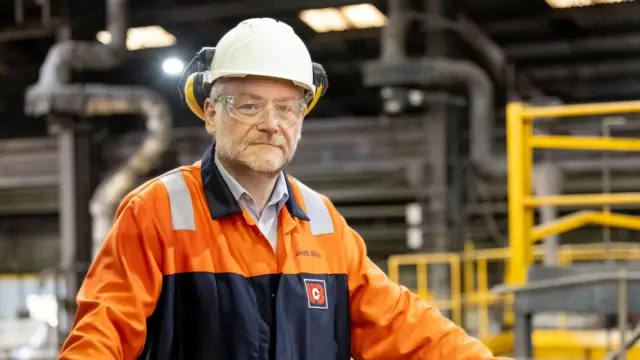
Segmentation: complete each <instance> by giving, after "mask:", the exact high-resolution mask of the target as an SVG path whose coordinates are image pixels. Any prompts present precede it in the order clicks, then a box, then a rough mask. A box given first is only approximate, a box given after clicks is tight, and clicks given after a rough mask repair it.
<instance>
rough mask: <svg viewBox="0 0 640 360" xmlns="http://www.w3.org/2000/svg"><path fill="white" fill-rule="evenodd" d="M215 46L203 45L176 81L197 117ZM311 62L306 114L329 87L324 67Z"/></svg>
mask: <svg viewBox="0 0 640 360" xmlns="http://www.w3.org/2000/svg"><path fill="white" fill-rule="evenodd" d="M215 52H216V48H214V47H204V48H202V50H200V51H198V53H197V54H196V56H195V57H194V58H193V59H192V60H191V62H189V64H188V65H187V66H186V67H185V69H184V71H183V72H182V76H181V77H180V82H179V83H178V92H179V93H180V99H181V100H182V102H183V103H184V104H186V105H187V107H189V109H190V110H191V112H193V113H194V114H195V115H196V116H197V117H199V118H200V119H203V120H204V102H205V100H206V99H207V97H208V96H209V94H210V93H211V86H212V85H213V84H212V83H210V82H208V81H207V79H206V74H207V71H208V70H209V69H208V67H209V65H210V64H211V62H212V61H213V56H214V55H215ZM312 64H313V84H314V85H315V87H316V92H315V94H314V96H313V99H311V101H310V102H309V104H308V105H307V111H306V114H308V113H309V112H310V111H311V110H312V109H313V108H314V107H315V106H316V104H317V103H318V100H319V99H320V97H322V96H323V95H324V94H325V93H326V92H327V88H328V87H329V79H328V77H327V73H326V71H325V70H324V67H322V65H320V64H318V63H315V62H314V63H312Z"/></svg>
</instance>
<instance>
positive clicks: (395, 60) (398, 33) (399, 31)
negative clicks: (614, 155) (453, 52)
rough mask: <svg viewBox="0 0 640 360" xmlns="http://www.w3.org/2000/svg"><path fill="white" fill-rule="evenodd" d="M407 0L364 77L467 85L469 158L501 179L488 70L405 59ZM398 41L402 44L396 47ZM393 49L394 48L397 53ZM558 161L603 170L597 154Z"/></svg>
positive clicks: (393, 5) (617, 165)
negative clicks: (379, 53)
mask: <svg viewBox="0 0 640 360" xmlns="http://www.w3.org/2000/svg"><path fill="white" fill-rule="evenodd" d="M403 1H404V0H389V13H388V15H387V16H388V19H389V21H388V24H387V27H386V28H385V29H386V30H385V31H384V32H383V36H382V38H381V48H382V54H381V58H380V60H377V61H374V62H371V63H368V64H365V65H364V67H363V80H364V81H363V82H364V84H365V85H368V86H382V87H390V86H397V87H403V86H407V85H411V84H413V85H422V86H424V85H427V86H428V85H434V84H439V85H445V86H446V85H456V84H460V85H464V86H466V88H467V90H468V92H469V98H470V106H469V121H470V123H471V134H470V138H471V144H470V145H471V149H470V153H471V155H470V158H471V161H472V162H473V163H474V164H475V165H476V166H477V167H478V168H479V169H480V171H482V172H483V173H484V174H486V175H489V176H493V177H497V178H503V177H505V176H506V174H507V161H506V156H505V155H504V154H501V153H497V152H495V151H493V149H492V144H493V133H494V129H495V124H494V121H495V114H494V106H495V104H494V101H495V98H494V86H493V83H492V81H491V79H490V77H489V76H488V75H487V73H486V72H485V71H484V70H483V69H482V68H481V67H480V66H478V65H477V64H475V63H473V62H470V61H466V60H455V59H448V58H423V59H410V58H407V57H406V55H404V54H405V52H404V48H403V47H402V46H401V45H398V44H404V35H405V33H406V30H407V26H408V20H407V19H408V18H410V14H409V13H407V12H404V11H405V10H404V9H406V7H405V8H403V6H406V3H404V2H403ZM398 46H400V47H398ZM392 51H396V52H397V53H396V54H394V53H392ZM554 163H555V164H556V165H557V166H558V168H559V169H560V170H562V171H563V172H567V173H584V172H594V171H600V170H601V164H600V162H599V161H598V160H597V159H593V160H591V159H580V160H557V161H554ZM609 165H610V168H611V169H612V170H620V171H625V170H626V171H634V170H635V169H636V168H638V167H640V157H637V156H636V157H633V158H629V159H615V160H614V159H612V160H611V162H610V164H609Z"/></svg>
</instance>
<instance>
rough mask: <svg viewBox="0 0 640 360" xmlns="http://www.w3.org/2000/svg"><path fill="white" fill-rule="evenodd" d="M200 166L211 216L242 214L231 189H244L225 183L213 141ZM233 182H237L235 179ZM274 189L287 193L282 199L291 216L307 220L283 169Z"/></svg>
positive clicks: (215, 217)
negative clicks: (216, 158) (217, 162)
mask: <svg viewBox="0 0 640 360" xmlns="http://www.w3.org/2000/svg"><path fill="white" fill-rule="evenodd" d="M200 166H201V176H202V183H203V190H204V193H205V197H206V199H207V205H208V206H209V212H210V213H211V218H212V219H221V218H224V217H227V216H231V215H234V214H242V209H241V208H240V205H239V204H238V198H239V197H236V195H235V194H234V192H233V191H237V190H238V189H242V190H241V192H240V193H239V194H240V196H241V195H242V194H243V193H244V192H246V191H244V189H243V188H242V186H239V187H238V188H237V189H236V190H233V191H232V189H231V187H233V185H229V183H227V181H226V179H225V177H224V175H223V172H222V171H221V169H224V167H222V166H220V167H219V166H217V164H216V161H215V142H214V143H213V144H212V145H211V146H209V148H207V150H206V152H205V153H204V155H203V156H202V161H201V163H200ZM225 172H226V170H225ZM227 175H229V177H230V178H231V179H233V177H231V175H230V174H229V173H228V172H227ZM233 180H234V181H235V179H233ZM235 182H236V183H237V181H235ZM282 183H284V186H282V185H278V184H282ZM238 185H240V184H238ZM275 189H278V190H277V191H278V192H280V191H282V193H280V194H281V195H282V194H286V195H287V196H286V200H284V204H285V206H286V207H287V210H288V211H289V213H290V214H291V216H292V217H294V218H298V219H300V220H305V221H309V217H308V216H307V214H305V212H304V211H303V210H302V208H301V207H300V205H299V204H298V202H297V201H296V199H295V196H293V195H292V194H293V191H292V189H291V183H290V182H289V177H288V176H287V173H286V172H285V171H284V170H283V171H282V173H281V174H280V176H279V178H278V182H277V183H276V188H275ZM275 189H274V193H273V194H272V198H277V194H276V190H275ZM285 191H286V192H285ZM236 193H237V192H236Z"/></svg>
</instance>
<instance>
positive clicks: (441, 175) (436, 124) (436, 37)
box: [424, 0, 455, 299]
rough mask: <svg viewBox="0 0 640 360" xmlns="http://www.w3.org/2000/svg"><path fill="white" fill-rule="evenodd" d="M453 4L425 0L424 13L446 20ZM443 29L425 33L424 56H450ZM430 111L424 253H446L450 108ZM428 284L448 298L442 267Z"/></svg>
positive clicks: (448, 246)
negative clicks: (428, 235)
mask: <svg viewBox="0 0 640 360" xmlns="http://www.w3.org/2000/svg"><path fill="white" fill-rule="evenodd" d="M454 7H455V4H454V1H451V0H448V1H445V0H425V8H426V11H427V12H428V13H429V14H430V15H435V16H441V17H448V16H449V15H451V14H452V13H453V11H452V10H453V9H454ZM449 40H450V39H448V34H447V33H446V30H445V29H432V30H430V32H429V33H428V34H427V39H426V55H427V56H432V57H446V56H448V55H450V54H451V46H452V42H451V41H449ZM430 106H431V109H430V111H429V112H428V113H427V114H426V122H427V124H426V129H427V133H428V144H429V152H428V156H429V176H428V179H429V185H430V186H431V187H432V188H434V189H437V191H435V192H434V195H432V196H430V198H429V199H428V200H427V203H426V204H425V206H426V208H427V209H428V210H429V211H428V212H427V214H428V215H427V221H428V223H429V226H430V227H431V230H433V235H432V236H433V237H432V238H431V239H429V240H427V241H425V242H424V244H425V246H426V247H427V248H426V249H425V250H427V251H429V250H430V251H435V252H448V251H451V250H452V247H451V239H450V238H449V223H448V212H449V207H448V206H447V205H448V200H449V191H448V188H449V187H448V183H449V176H448V175H449V174H448V170H449V169H448V151H447V150H448V148H449V147H448V141H447V139H448V136H447V135H448V131H447V125H448V122H449V121H448V120H449V119H448V118H449V117H450V115H451V114H450V111H449V110H450V109H449V108H448V106H447V104H446V103H434V104H430ZM429 270H431V271H430V276H429V277H430V279H429V282H430V283H431V284H433V285H432V291H433V292H434V294H435V297H436V298H437V299H448V298H450V295H451V289H450V283H451V281H450V279H449V276H450V275H449V269H448V266H447V265H445V264H442V265H440V264H438V265H432V266H431V269H429Z"/></svg>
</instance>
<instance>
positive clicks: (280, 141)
mask: <svg viewBox="0 0 640 360" xmlns="http://www.w3.org/2000/svg"><path fill="white" fill-rule="evenodd" d="M249 145H270V146H275V147H279V148H284V147H285V146H286V145H287V140H286V139H285V138H284V137H282V136H276V137H273V138H272V139H271V141H269V140H266V139H265V140H263V141H260V140H253V141H250V142H249Z"/></svg>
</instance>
